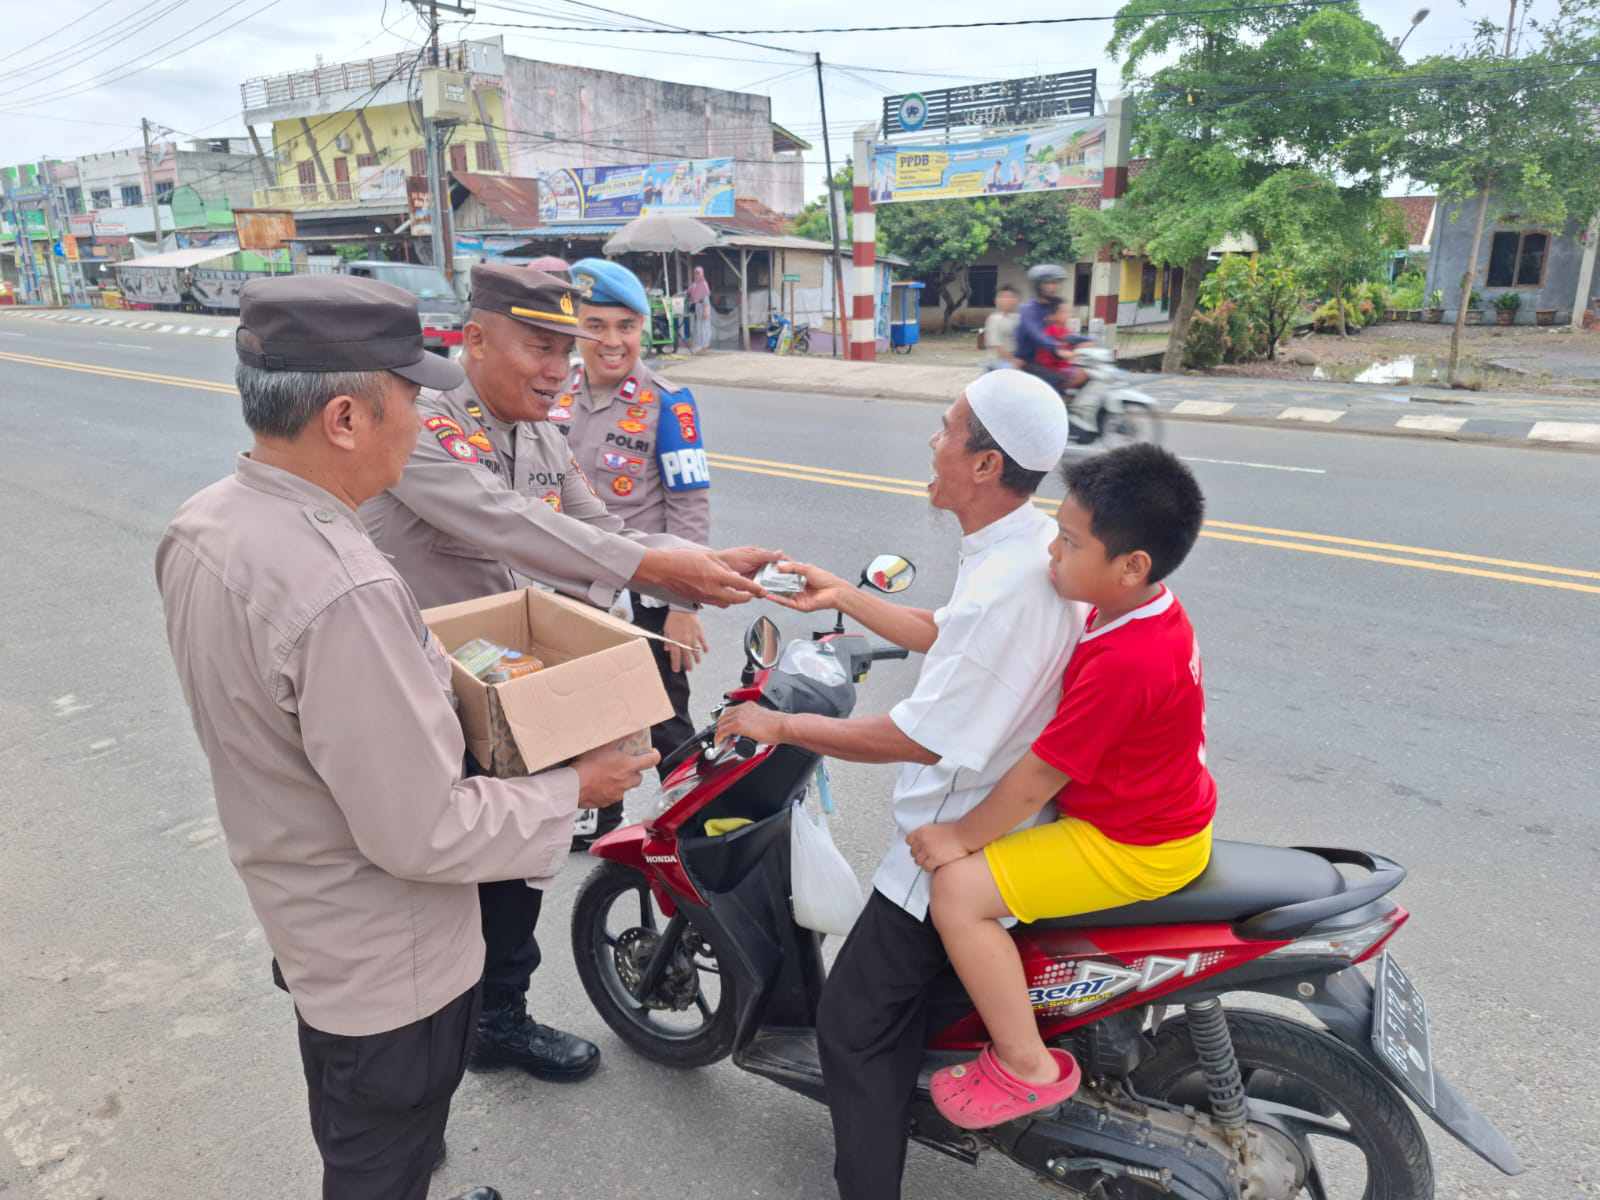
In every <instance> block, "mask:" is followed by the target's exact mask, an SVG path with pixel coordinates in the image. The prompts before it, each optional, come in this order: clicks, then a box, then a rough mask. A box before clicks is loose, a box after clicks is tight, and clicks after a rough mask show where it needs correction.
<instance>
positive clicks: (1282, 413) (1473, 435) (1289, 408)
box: [660, 361, 1600, 454]
mask: <svg viewBox="0 0 1600 1200" xmlns="http://www.w3.org/2000/svg"><path fill="white" fill-rule="evenodd" d="M684 366H689V367H690V369H689V370H688V371H684V370H683V369H682V368H683V367H684ZM660 370H661V371H662V373H663V374H665V375H666V376H667V377H668V378H669V379H671V380H672V381H673V383H675V384H678V383H683V384H692V385H695V386H698V387H722V388H731V389H737V390H743V391H766V392H770V391H783V392H801V393H806V394H809V395H818V396H844V397H857V398H860V399H863V400H891V401H904V402H906V403H910V404H948V403H950V401H951V399H952V397H951V396H950V395H945V394H940V393H934V392H922V393H917V392H900V391H893V392H891V391H886V390H884V389H881V388H842V387H839V386H837V385H833V384H828V383H817V382H810V383H808V382H806V381H804V380H790V379H784V380H772V379H765V380H761V379H750V380H745V379H739V380H725V379H714V378H697V374H698V373H697V372H695V371H694V370H693V367H692V365H690V364H689V363H688V362H687V361H685V362H672V361H665V362H662V363H661V364H660ZM1158 399H1159V398H1158ZM1178 403H1190V404H1196V406H1197V408H1198V406H1199V405H1200V404H1204V405H1207V406H1208V408H1207V410H1205V411H1195V410H1191V411H1189V412H1178V411H1175V405H1173V404H1172V403H1169V402H1165V401H1163V402H1162V403H1161V415H1162V417H1163V418H1164V419H1166V420H1170V421H1182V422H1184V423H1186V424H1194V425H1243V426H1247V427H1251V428H1256V429H1293V430H1298V431H1301V432H1308V433H1353V434H1361V435H1364V436H1368V437H1397V438H1410V439H1412V440H1414V441H1424V442H1454V443H1457V444H1459V445H1483V446H1510V447H1517V448H1522V449H1532V450H1555V451H1564V452H1568V453H1580V454H1583V453H1588V454H1600V425H1596V424H1594V423H1591V422H1584V421H1551V420H1542V419H1538V418H1534V417H1528V418H1522V419H1515V420H1507V419H1505V418H1503V417H1487V416H1485V417H1473V416H1462V415H1458V412H1459V409H1460V407H1461V402H1459V401H1458V402H1456V403H1454V404H1452V403H1451V402H1449V401H1434V400H1423V401H1418V402H1417V403H1419V404H1427V405H1430V406H1432V405H1438V406H1439V407H1447V408H1450V409H1451V410H1452V411H1451V412H1449V413H1447V414H1441V413H1433V412H1428V411H1422V412H1415V411H1413V412H1405V411H1400V412H1396V411H1394V410H1395V409H1396V408H1401V409H1403V408H1405V407H1406V406H1404V405H1397V404H1394V403H1392V402H1390V403H1387V404H1385V406H1384V407H1381V408H1376V407H1375V408H1371V409H1358V408H1345V409H1316V408H1314V407H1313V406H1308V405H1305V404H1290V403H1276V402H1275V403H1273V404H1271V405H1262V406H1258V407H1257V408H1255V409H1254V411H1251V410H1249V409H1245V410H1244V411H1240V410H1241V408H1243V406H1244V405H1245V404H1246V403H1247V402H1244V401H1239V402H1231V403H1213V402H1210V401H1201V402H1195V401H1187V402H1184V401H1179V402H1178ZM1224 408H1225V409H1226V411H1217V410H1218V409H1224ZM1313 414H1319V415H1313ZM1320 414H1328V415H1320ZM1432 417H1438V418H1441V419H1442V420H1441V421H1440V422H1439V423H1437V424H1432V425H1426V424H1421V423H1418V418H1432ZM1407 421H1410V422H1413V423H1411V424H1405V422H1407ZM1445 421H1448V422H1451V423H1455V422H1459V424H1457V425H1454V427H1453V428H1446V427H1445V426H1444V424H1443V422H1445ZM1536 430H1538V431H1539V433H1538V435H1536V434H1535V431H1536ZM1563 435H1565V436H1563Z"/></svg>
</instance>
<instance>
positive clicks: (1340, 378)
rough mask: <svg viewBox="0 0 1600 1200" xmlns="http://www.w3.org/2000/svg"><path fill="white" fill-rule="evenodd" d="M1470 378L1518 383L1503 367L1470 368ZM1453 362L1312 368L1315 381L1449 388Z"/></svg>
mask: <svg viewBox="0 0 1600 1200" xmlns="http://www.w3.org/2000/svg"><path fill="white" fill-rule="evenodd" d="M1466 373H1467V374H1468V375H1469V376H1473V377H1477V378H1478V379H1479V380H1480V381H1481V383H1482V384H1486V385H1489V386H1511V385H1514V384H1515V383H1516V382H1517V375H1516V374H1515V373H1514V372H1510V371H1507V370H1504V369H1503V368H1499V367H1490V368H1489V369H1488V370H1485V369H1483V368H1482V367H1481V366H1471V365H1469V366H1468V367H1467V370H1466ZM1449 377H1450V373H1449V359H1447V358H1445V357H1444V356H1443V355H1439V356H1434V355H1427V354H1404V355H1400V356H1399V357H1396V358H1380V359H1375V360H1373V361H1371V362H1368V363H1366V364H1361V363H1325V364H1319V365H1318V366H1316V367H1314V368H1312V371H1311V378H1313V379H1320V380H1328V381H1332V382H1337V383H1371V384H1377V385H1379V386H1388V387H1393V386H1394V385H1396V384H1412V385H1415V386H1418V387H1446V386H1448V380H1449Z"/></svg>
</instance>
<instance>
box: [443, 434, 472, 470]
mask: <svg viewBox="0 0 1600 1200" xmlns="http://www.w3.org/2000/svg"><path fill="white" fill-rule="evenodd" d="M438 438H439V444H440V445H441V446H443V447H444V449H445V453H446V454H449V455H451V456H452V457H454V458H458V459H460V460H461V461H462V462H465V463H475V462H477V461H478V452H477V451H476V450H474V449H473V448H472V443H470V442H469V441H467V439H466V438H464V437H462V436H461V435H460V434H459V433H450V432H449V431H447V430H440V431H439V432H438Z"/></svg>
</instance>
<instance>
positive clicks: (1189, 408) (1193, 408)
mask: <svg viewBox="0 0 1600 1200" xmlns="http://www.w3.org/2000/svg"><path fill="white" fill-rule="evenodd" d="M1237 407H1239V406H1238V405H1237V404H1227V403H1224V402H1223V401H1221V400H1180V401H1178V403H1176V404H1174V405H1173V406H1172V411H1173V412H1174V413H1176V414H1178V415H1179V416H1184V417H1221V416H1225V415H1226V414H1228V413H1231V412H1232V411H1233V410H1234V409H1235V408H1237Z"/></svg>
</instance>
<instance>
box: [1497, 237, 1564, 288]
mask: <svg viewBox="0 0 1600 1200" xmlns="http://www.w3.org/2000/svg"><path fill="white" fill-rule="evenodd" d="M1549 257H1550V235H1549V234H1547V233H1537V232H1532V231H1529V232H1523V233H1497V234H1495V235H1494V237H1493V239H1492V240H1491V241H1490V243H1489V286H1490V287H1541V286H1543V284H1544V269H1545V263H1546V262H1547V261H1548V260H1549Z"/></svg>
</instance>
